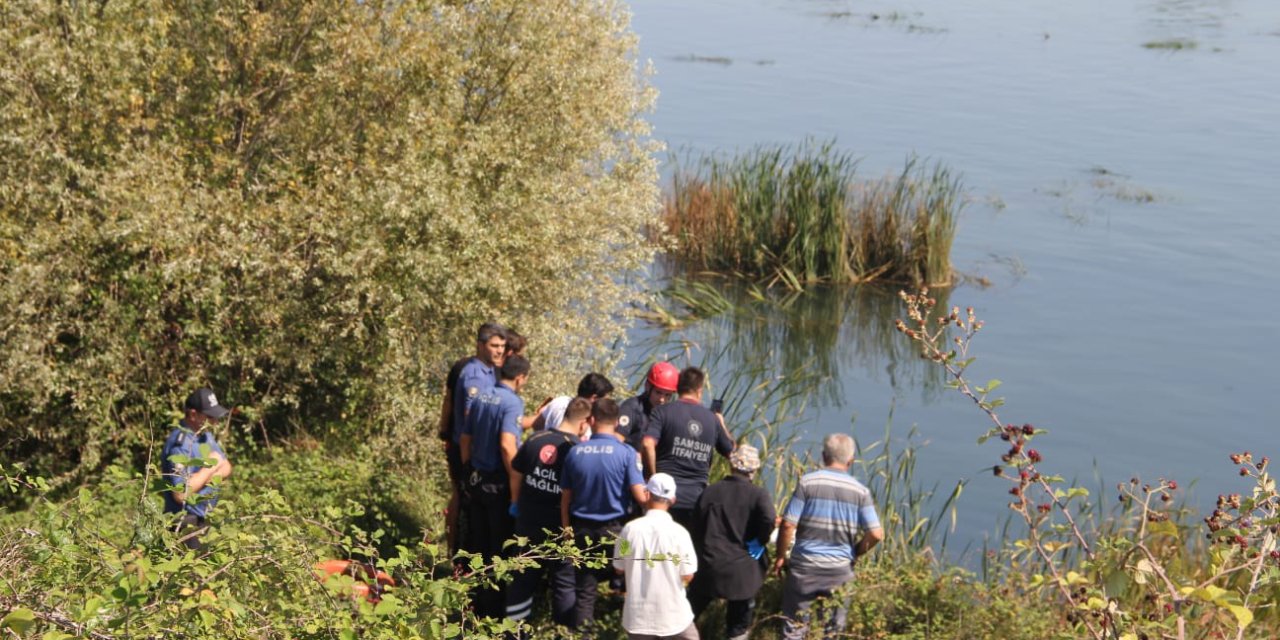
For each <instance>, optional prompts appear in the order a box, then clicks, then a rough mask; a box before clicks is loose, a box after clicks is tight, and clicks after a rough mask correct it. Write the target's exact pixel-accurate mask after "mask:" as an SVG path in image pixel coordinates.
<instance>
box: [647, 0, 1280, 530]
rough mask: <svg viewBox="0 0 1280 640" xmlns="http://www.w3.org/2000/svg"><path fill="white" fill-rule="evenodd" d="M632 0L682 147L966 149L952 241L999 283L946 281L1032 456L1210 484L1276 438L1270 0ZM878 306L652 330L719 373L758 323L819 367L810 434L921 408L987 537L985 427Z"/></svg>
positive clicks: (867, 435)
mask: <svg viewBox="0 0 1280 640" xmlns="http://www.w3.org/2000/svg"><path fill="white" fill-rule="evenodd" d="M632 10H633V12H634V18H633V27H634V28H635V30H636V31H637V32H638V33H639V35H640V37H641V53H642V56H643V57H645V58H648V59H650V60H652V62H653V65H654V68H655V70H656V75H655V76H654V77H653V79H652V81H653V84H654V85H655V86H656V87H657V88H658V90H659V91H660V93H661V95H660V98H659V101H658V106H657V109H656V111H655V112H654V113H653V114H651V116H650V119H651V121H652V123H653V125H654V134H655V136H656V137H657V138H659V139H661V140H663V141H665V142H666V143H667V145H668V147H669V148H670V149H672V150H679V151H681V152H684V153H692V154H695V155H696V154H702V153H732V152H733V151H735V150H744V149H748V148H750V147H751V146H753V145H757V144H762V143H768V144H771V143H795V142H800V141H802V140H804V139H805V138H806V137H816V138H818V139H827V138H835V139H836V140H838V142H839V145H840V147H841V148H843V149H846V150H849V151H853V152H855V153H856V154H858V155H860V156H861V157H862V158H863V160H862V163H861V165H860V173H861V174H862V175H864V177H878V176H880V175H882V174H884V173H885V172H887V171H889V170H892V169H894V168H897V167H900V166H901V164H902V162H903V161H904V159H905V158H906V157H907V156H908V155H909V154H913V153H914V154H919V155H920V156H922V157H927V158H931V159H934V160H939V161H942V162H944V163H946V164H947V165H949V166H950V167H951V168H953V169H954V170H956V171H958V172H960V173H962V174H963V176H964V184H965V186H966V188H967V190H968V192H969V194H970V199H971V201H970V203H969V204H968V206H967V207H966V209H965V211H964V214H963V216H962V218H961V220H960V223H959V225H958V227H959V229H958V235H957V238H956V242H955V247H954V251H953V261H954V263H955V265H956V267H957V268H958V269H959V270H960V271H961V272H963V273H966V274H969V275H970V276H973V277H974V278H985V279H986V280H988V281H989V282H990V286H985V287H984V286H981V285H978V284H974V283H972V282H971V283H969V284H961V285H959V286H957V287H956V288H954V289H953V290H951V291H950V292H949V293H948V296H949V302H950V303H951V304H958V305H960V306H961V307H963V306H966V305H972V306H974V307H975V308H976V310H977V313H978V315H979V317H981V318H982V319H984V320H985V322H986V328H985V329H984V330H983V332H982V333H981V334H980V337H979V338H978V340H977V341H976V343H975V345H974V348H975V355H977V356H978V360H977V362H976V363H975V365H974V366H973V370H972V373H973V376H974V378H975V379H977V380H978V381H979V382H985V381H986V380H987V379H989V378H999V379H1001V380H1003V382H1004V385H1003V387H1002V388H1001V389H1000V392H999V395H1003V396H1005V397H1006V398H1007V400H1008V404H1007V405H1006V406H1005V407H1004V408H1003V409H1002V410H1001V414H1002V417H1003V418H1005V420H1006V421H1009V422H1016V423H1019V424H1021V423H1023V422H1032V423H1035V424H1036V425H1038V426H1041V427H1043V428H1047V429H1049V430H1050V431H1051V434H1050V435H1049V436H1047V437H1046V438H1044V439H1042V440H1040V441H1038V442H1037V445H1038V446H1039V448H1040V450H1041V451H1042V452H1043V453H1044V455H1045V463H1043V464H1042V465H1041V468H1042V469H1043V470H1046V471H1051V472H1053V473H1060V474H1062V475H1065V476H1067V477H1076V478H1078V479H1079V480H1080V481H1081V482H1082V483H1083V484H1085V485H1089V486H1095V487H1096V486H1097V484H1098V481H1097V480H1096V478H1097V477H1100V478H1101V479H1102V482H1104V483H1106V484H1107V486H1111V485H1114V483H1115V482H1116V481H1118V480H1121V479H1127V478H1129V477H1130V476H1131V475H1138V476H1140V477H1143V478H1146V479H1150V480H1154V479H1155V478H1157V477H1161V476H1165V477H1170V478H1176V479H1177V480H1178V481H1179V483H1180V484H1181V485H1183V486H1187V485H1192V484H1194V486H1193V487H1192V488H1191V500H1192V502H1193V504H1196V505H1199V506H1202V507H1203V506H1204V505H1206V504H1208V503H1210V502H1211V500H1212V498H1213V497H1214V496H1216V495H1217V494H1218V493H1219V492H1224V491H1242V490H1244V489H1247V487H1246V486H1245V485H1244V484H1243V483H1241V482H1240V478H1239V477H1238V476H1237V475H1236V473H1235V468H1234V467H1233V466H1232V465H1231V464H1230V462H1229V461H1228V459H1227V456H1228V454H1229V453H1230V452H1233V451H1240V450H1252V451H1255V452H1265V453H1269V454H1270V455H1273V456H1276V455H1280V437H1277V436H1276V433H1277V431H1276V426H1277V423H1278V421H1277V415H1280V369H1278V364H1280V340H1278V339H1277V331H1276V329H1277V328H1278V327H1280V281H1278V279H1277V277H1276V272H1277V270H1278V269H1280V215H1277V208H1278V207H1277V202H1278V201H1280V186H1278V185H1280V117H1278V116H1280V3H1275V2H1271V1H1269V0H1153V1H1142V0H1138V1H1121V2H1103V1H1101V0H1080V1H1077V2H1046V1H1034V0H1031V1H1029V0H981V1H980V2H973V3H955V2H946V1H943V0H924V1H921V2H912V3H895V2H867V3H864V2H841V1H823V0H790V1H786V0H700V1H698V2H687V1H684V0H645V1H643V2H636V3H634V4H633V7H632ZM1173 43H1181V44H1182V45H1183V48H1180V49H1178V48H1172V47H1173V46H1175V45H1174V44H1173ZM1144 45H1149V46H1144ZM894 304H895V303H894V302H893V298H892V296H891V295H883V294H880V295H877V294H876V293H874V292H870V291H863V292H853V291H849V290H838V289H835V290H831V289H829V290H816V291H812V292H809V294H807V295H806V296H805V297H804V298H802V299H801V300H799V301H797V302H795V303H793V304H792V305H791V306H790V307H789V308H788V309H787V310H785V311H780V310H777V309H774V308H760V309H757V310H755V311H750V312H748V315H749V316H752V317H750V318H745V319H744V318H743V317H741V314H737V315H735V316H734V317H721V318H718V319H714V320H711V321H708V322H704V323H701V324H698V325H695V326H693V327H691V328H689V329H686V330H684V331H682V332H680V333H678V334H675V335H673V336H667V338H668V339H681V338H683V339H688V340H692V341H695V342H696V343H697V344H698V346H699V347H700V348H702V349H705V350H707V351H708V352H711V351H717V350H723V349H728V350H729V353H728V354H727V355H726V356H725V357H721V358H719V359H718V360H717V362H716V365H715V366H714V367H713V370H712V371H711V374H712V378H713V380H719V381H721V384H724V382H723V381H724V380H726V379H728V378H729V377H731V376H732V369H734V367H737V366H746V365H744V364H741V363H744V362H748V361H753V359H755V358H758V357H759V354H758V353H753V352H750V351H752V350H759V349H761V348H767V347H773V348H776V349H777V350H778V353H779V354H782V355H781V356H780V357H779V358H778V359H776V360H775V365H774V366H777V367H780V368H787V367H792V368H814V370H815V371H817V372H818V373H821V374H824V375H825V374H830V376H831V382H830V383H829V384H828V385H827V388H826V391H825V392H824V393H823V394H821V397H819V398H817V399H816V400H815V401H814V402H813V403H812V404H811V405H810V406H809V408H808V410H807V411H806V412H805V416H804V420H802V421H800V422H798V423H797V424H796V426H795V428H797V429H800V430H801V433H802V435H803V441H802V442H803V443H804V444H809V445H811V444H812V443H813V442H815V441H817V440H819V439H820V438H821V436H822V435H823V434H825V433H828V432H831V431H834V430H847V429H849V428H850V424H851V421H852V424H853V429H854V431H855V433H856V435H857V437H858V438H859V440H860V441H862V442H868V441H871V440H876V439H878V438H879V437H880V436H881V435H882V434H883V430H884V425H885V424H886V421H888V420H889V415H890V412H891V411H892V412H893V416H892V424H893V433H894V437H895V438H900V439H905V438H906V434H907V433H908V431H909V430H910V429H911V428H912V427H913V426H914V427H916V428H917V429H918V432H919V434H920V438H921V439H922V440H925V441H927V442H928V444H927V446H925V447H924V448H923V449H922V450H921V451H920V456H919V462H918V466H917V479H918V480H919V481H921V482H923V483H924V484H926V485H932V484H934V483H937V484H939V485H942V486H943V487H944V488H943V491H945V490H946V488H948V487H950V486H952V485H954V484H955V482H957V481H958V480H961V479H971V482H970V484H969V485H968V486H967V487H966V490H965V494H964V496H963V498H962V499H961V503H960V509H959V520H958V522H957V527H956V532H955V534H954V536H953V540H956V541H958V542H963V543H965V544H978V543H980V542H981V540H983V539H984V538H986V537H988V536H992V535H994V533H995V532H996V530H997V525H998V523H999V522H1001V521H1002V520H1003V518H1004V517H1005V514H1006V510H1005V509H1004V506H1003V505H1004V503H1005V502H1006V501H1007V500H1006V498H1007V496H1005V495H1004V492H1005V491H1006V490H1007V489H1008V484H1007V483H1003V482H1000V481H998V480H996V479H994V478H991V477H990V473H989V469H990V467H991V465H992V464H993V463H994V462H996V461H997V458H998V456H999V454H1000V453H1001V448H1000V447H998V446H997V443H989V444H987V445H984V446H979V445H977V444H976V438H977V436H978V435H979V434H980V433H982V432H983V431H984V430H985V429H986V427H987V426H988V424H987V423H985V422H984V419H985V418H984V416H982V415H981V414H980V413H978V412H977V410H976V409H975V408H974V407H973V406H972V405H971V403H969V402H968V401H967V400H966V399H964V398H962V397H960V396H958V395H955V394H954V393H953V392H949V391H948V390H946V389H942V388H940V387H939V386H938V384H937V383H938V379H937V376H936V374H932V373H929V372H928V370H927V368H925V367H923V366H922V364H921V363H920V362H919V361H918V360H916V359H913V358H912V356H911V355H910V351H909V349H906V348H905V345H904V344H902V343H901V342H899V341H898V340H899V338H897V337H896V336H894V335H892V333H893V332H892V331H891V327H888V326H885V323H889V322H891V321H892V318H893V317H895V316H896V315H897V313H898V312H897V309H896V307H895V306H894ZM753 327H754V328H753ZM744 331H746V332H750V333H752V339H750V340H743V339H741V335H738V334H741V333H742V332H744ZM761 335H763V336H765V338H764V341H763V342H761V337H760V336H761ZM654 339H655V336H654V330H653V329H650V328H644V327H641V328H638V329H637V330H636V331H635V335H634V336H633V341H634V342H636V343H644V342H646V341H652V340H654ZM726 345H727V346H726ZM762 345H764V346H762ZM735 349H736V350H737V351H736V352H735V351H734V350H735ZM735 363H739V364H735ZM1193 481H1195V482H1194V483H1193ZM1107 493H1108V494H1110V493H1114V492H1111V491H1108V492H1107Z"/></svg>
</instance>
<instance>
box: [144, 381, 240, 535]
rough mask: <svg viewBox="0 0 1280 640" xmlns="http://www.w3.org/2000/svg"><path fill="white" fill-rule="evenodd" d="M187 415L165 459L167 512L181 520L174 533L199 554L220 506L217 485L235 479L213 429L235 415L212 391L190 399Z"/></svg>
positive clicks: (162, 458)
mask: <svg viewBox="0 0 1280 640" xmlns="http://www.w3.org/2000/svg"><path fill="white" fill-rule="evenodd" d="M183 410H184V415H183V417H182V420H180V421H179V422H178V426H176V427H174V428H173V431H172V432H170V433H169V437H168V438H167V439H165V441H164V448H163V449H162V450H161V453H160V472H161V473H162V474H163V475H164V478H165V480H167V481H168V482H169V484H170V485H171V487H172V488H171V489H170V490H169V491H166V492H165V494H164V512H165V513H173V514H178V517H177V520H176V522H175V523H174V528H175V531H177V532H178V533H179V534H181V535H182V541H183V544H185V545H186V546H187V547H188V548H190V549H200V548H201V543H200V536H201V535H203V533H204V531H205V530H206V529H205V525H206V522H207V520H208V517H209V511H210V510H212V509H213V507H214V505H216V504H217V503H218V485H219V484H220V483H221V482H222V480H223V479H225V478H227V477H228V476H230V475H231V462H230V461H229V460H227V454H226V452H225V451H223V450H222V445H219V444H218V441H217V440H216V439H215V438H214V436H213V432H212V431H210V430H209V427H210V426H212V425H216V424H217V423H218V421H219V420H222V419H223V418H225V417H227V415H228V414H230V413H231V412H230V411H228V410H227V408H226V407H224V406H222V405H221V404H219V403H218V396H216V395H214V393H213V390H212V389H209V388H207V387H205V388H200V389H196V390H195V391H194V392H192V394H191V395H189V396H187V401H186V403H185V404H184V405H183Z"/></svg>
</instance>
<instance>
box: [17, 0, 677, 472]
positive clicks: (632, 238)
mask: <svg viewBox="0 0 1280 640" xmlns="http://www.w3.org/2000/svg"><path fill="white" fill-rule="evenodd" d="M643 76H644V74H643V69H641V68H640V65H639V62H638V60H637V58H636V41H635V38H634V36H633V35H632V34H631V33H630V32H629V30H628V24H627V15H626V13H625V11H624V10H623V9H622V8H621V7H620V6H619V5H618V4H616V3H614V2H612V1H610V0H536V1H529V0H494V1H488V2H451V1H444V0H419V1H392V0H386V1H366V2H351V1H350V0H99V1H84V0H80V1H77V0H12V1H9V2H4V3H0V362H3V363H4V366H3V367H0V424H2V425H3V435H2V436H0V451H2V452H3V454H2V455H4V456H6V457H10V458H11V459H29V460H31V461H32V464H34V465H35V466H36V467H37V469H39V470H40V471H42V472H44V473H56V474H63V477H64V478H65V479H72V478H75V477H77V475H78V473H77V472H83V471H86V470H91V469H95V468H98V467H100V466H101V464H102V463H103V462H104V461H106V460H109V459H111V458H113V457H115V456H117V455H119V454H121V453H137V452H141V451H145V450H146V449H147V448H148V447H149V446H150V445H151V444H152V443H153V442H154V439H155V438H157V437H159V435H160V434H158V433H157V431H158V429H159V427H161V426H162V425H163V423H164V420H165V419H166V418H167V417H168V415H167V412H169V411H171V410H172V409H173V407H175V406H177V404H178V403H179V402H180V400H181V398H182V396H183V395H184V393H185V392H186V391H188V390H189V389H190V388H192V387H194V386H197V385H202V384H211V385H212V386H214V387H215V388H217V389H219V390H220V391H221V392H222V395H223V397H224V400H225V401H226V402H228V403H230V404H235V405H239V406H242V407H245V408H246V410H245V413H244V416H245V417H246V418H247V419H245V420H241V421H239V422H238V424H239V425H241V427H242V428H244V429H245V430H246V433H248V434H251V435H252V436H253V437H255V438H259V439H261V438H268V439H269V438H274V437H278V436H279V435H281V434H283V433H287V432H289V431H291V430H294V429H298V428H302V429H306V430H307V431H309V432H311V433H322V432H323V433H337V434H339V435H344V436H350V437H361V436H366V435H369V434H370V433H376V432H380V431H381V432H386V431H388V430H400V431H404V430H413V431H420V432H425V431H427V425H428V424H429V423H430V421H431V420H432V419H433V414H434V409H433V406H432V403H433V402H434V400H432V398H433V396H434V395H435V392H436V391H437V389H438V385H439V380H440V378H441V375H442V373H443V370H444V368H445V367H446V366H447V362H448V361H449V360H450V359H451V358H453V357H456V356H457V355H460V354H461V353H463V352H465V351H467V350H469V345H470V344H471V340H472V338H471V333H472V331H473V330H474V327H475V325H476V324H477V323H478V322H480V321H482V320H485V319H489V318H497V319H499V320H502V321H505V322H509V323H511V324H513V325H515V326H517V327H518V328H519V329H520V330H522V332H524V333H526V334H528V335H530V336H532V337H533V343H532V347H531V352H532V355H533V356H534V360H535V363H536V364H537V365H538V366H539V375H540V376H541V379H542V380H543V381H559V380H564V379H565V377H567V376H568V375H569V371H571V370H573V369H574V368H576V367H581V366H582V365H583V364H584V363H586V362H595V361H598V360H600V359H601V358H603V357H607V356H608V355H609V354H608V351H607V349H605V348H603V347H601V345H609V344H612V343H614V341H616V340H617V339H619V338H620V337H622V331H623V329H624V327H623V326H622V320H621V319H620V318H621V316H620V314H619V311H620V310H621V309H622V308H623V307H624V306H625V305H626V304H627V303H629V302H630V301H631V300H632V299H633V298H634V297H635V296H636V295H637V291H636V290H635V289H634V287H633V285H631V284H629V282H631V280H628V279H627V278H626V277H625V274H627V273H628V272H631V271H634V270H636V269H639V268H642V267H643V266H644V265H646V264H648V263H649V262H650V261H651V259H652V257H653V252H654V247H653V246H652V245H651V244H650V243H649V241H647V240H646V236H645V234H644V229H645V226H646V225H647V224H649V222H650V220H651V217H652V216H653V214H654V211H655V203H656V201H657V193H656V186H655V185H656V179H655V163H654V160H653V151H654V149H653V148H652V143H651V142H650V141H649V140H648V138H647V128H646V124H645V122H644V120H643V119H642V114H643V113H644V112H645V111H646V110H647V109H648V108H649V107H650V105H651V104H652V100H653V92H652V90H651V89H650V88H649V87H648V86H647V85H646V84H645V82H644V77H643Z"/></svg>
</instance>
